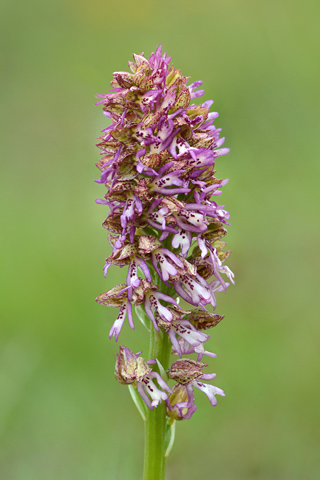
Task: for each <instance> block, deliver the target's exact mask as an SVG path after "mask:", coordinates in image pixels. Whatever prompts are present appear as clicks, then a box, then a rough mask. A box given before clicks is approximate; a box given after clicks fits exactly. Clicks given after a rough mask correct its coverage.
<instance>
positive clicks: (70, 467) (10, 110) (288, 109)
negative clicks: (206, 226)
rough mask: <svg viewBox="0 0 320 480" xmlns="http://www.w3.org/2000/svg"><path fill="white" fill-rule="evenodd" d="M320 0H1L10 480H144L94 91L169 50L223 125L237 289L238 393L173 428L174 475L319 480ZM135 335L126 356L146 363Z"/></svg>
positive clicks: (226, 383) (231, 300)
mask: <svg viewBox="0 0 320 480" xmlns="http://www.w3.org/2000/svg"><path fill="white" fill-rule="evenodd" d="M319 15H320V3H319V1H318V0H314V1H312V0H307V1H304V2H303V1H294V0H291V1H288V0H287V1H282V2H279V1H276V0H270V1H269V2H264V1H261V0H259V1H253V0H240V1H237V2H236V1H230V0H227V1H224V2H216V1H209V0H207V1H203V0H199V1H198V2H192V1H190V0H184V1H181V0H177V1H171V2H170V1H168V0H164V1H162V2H155V1H146V0H136V1H129V0H124V1H122V2H106V1H103V0H78V1H76V0H64V1H62V0H58V1H55V2H48V1H43V0H42V1H40V0H29V1H23V0H12V1H9V0H3V1H2V2H1V4H0V18H1V20H0V21H1V38H2V42H1V49H2V55H1V82H2V83H1V96H2V98H1V130H0V131H1V137H2V141H1V147H0V148H1V189H0V196H1V205H2V208H1V233H0V234H1V249H0V255H1V268H0V276H1V295H0V296H1V338H0V382H1V387H0V403H1V407H0V436H1V453H0V465H1V467H0V478H1V479H3V480H57V479H59V480H106V479H108V480H109V479H110V480H127V479H130V480H139V479H140V478H141V470H142V455H143V426H142V422H141V420H140V417H139V415H138V413H137V412H136V410H135V407H134V406H133V404H132V402H131V400H130V398H129V394H128V392H127V389H126V388H125V387H123V386H122V385H119V384H118V383H117V382H116V381H115V380H114V377H113V368H114V361H115V352H116V351H117V348H118V345H117V344H115V342H114V341H109V340H108V331H109V328H110V326H111V324H112V322H113V320H114V318H115V314H116V310H114V309H108V308H103V307H101V306H98V305H97V304H96V303H95V302H94V299H95V297H96V296H97V295H98V294H99V293H101V292H103V291H106V290H107V289H109V288H111V287H112V286H113V285H115V284H116V283H120V282H121V281H122V280H123V279H124V276H125V272H124V271H122V270H119V271H118V270H117V269H116V268H115V267H113V268H112V269H111V270H110V271H109V272H110V273H109V276H108V277H107V280H104V278H103V273H102V267H103V264H104V259H105V257H106V256H107V255H108V254H109V252H110V248H109V245H108V242H107V234H106V231H105V230H104V229H103V228H102V227H101V223H102V221H103V220H104V218H105V216H106V213H105V210H104V209H105V207H103V206H98V205H96V204H95V203H94V201H95V198H97V197H101V196H102V195H103V187H101V186H100V185H97V184H96V183H94V181H93V180H94V179H95V178H98V171H97V170H96V167H95V166H94V163H95V162H96V161H97V160H98V158H99V151H98V150H97V149H96V147H95V142H96V140H95V139H96V137H97V136H98V135H99V132H100V130H101V129H102V128H104V127H105V126H106V119H105V117H104V116H103V115H102V114H101V109H100V107H95V106H94V103H95V101H96V99H95V95H96V93H106V92H107V91H108V89H109V82H110V80H111V79H112V72H113V71H116V70H127V62H128V60H130V59H131V57H132V53H133V52H135V53H140V52H141V51H144V52H145V54H146V55H147V56H149V55H150V54H151V52H152V51H154V50H155V48H156V47H157V45H158V44H159V43H162V44H163V46H164V49H165V50H167V51H168V53H169V54H170V55H172V56H173V61H174V64H175V66H176V67H178V68H181V70H182V72H183V74H184V75H188V76H191V77H192V81H194V80H198V79H202V80H203V81H204V88H205V90H206V94H205V99H211V98H213V99H214V100H215V107H214V108H215V109H216V110H217V111H219V112H220V117H219V119H218V120H217V125H218V126H219V127H222V128H223V134H224V135H225V136H226V138H227V140H226V144H225V146H228V147H230V148H231V153H230V155H228V156H227V157H222V158H221V159H220V160H218V162H217V168H218V174H219V176H220V178H230V183H229V184H228V185H227V186H226V187H225V188H224V194H223V196H222V197H220V199H221V198H222V200H221V201H222V203H223V204H225V205H226V208H227V209H228V210H229V211H230V212H231V223H232V225H231V227H230V228H229V234H228V237H227V241H228V246H229V248H231V249H232V251H233V254H232V256H231V257H230V261H229V265H230V267H231V268H232V269H233V270H234V271H235V273H236V286H235V287H230V288H229V290H228V292H227V295H223V294H220V297H218V308H217V312H218V313H224V314H225V315H226V318H225V320H224V321H223V322H222V323H221V324H220V325H219V326H218V327H217V328H216V329H215V330H214V331H213V332H212V336H211V339H210V348H209V349H211V350H212V351H215V352H216V353H217V354H218V357H217V359H213V360H212V359H209V363H210V369H208V371H211V372H212V371H215V372H217V379H216V385H217V386H219V387H221V388H223V389H224V390H225V392H226V393H227V396H226V397H225V398H220V397H219V398H218V407H217V408H215V409H212V408H211V406H210V404H209V402H208V400H207V398H206V397H205V395H203V394H201V393H200V392H198V393H199V395H197V399H198V404H199V408H198V411H197V412H196V414H195V415H194V417H193V418H192V420H190V421H185V422H180V423H179V424H178V425H177V438H176V443H175V446H174V449H173V452H172V454H171V456H170V459H169V463H168V475H167V478H168V480H180V479H186V480H189V479H193V478H199V479H200V478H201V479H202V480H210V479H212V478H219V480H227V479H228V480H229V479H232V480H233V479H237V480H242V479H243V480H244V479H246V480H250V479H252V480H253V479H259V480H260V479H261V480H262V479H263V480H265V479H270V478H272V479H275V480H278V479H279V480H280V479H281V480H285V479H288V480H289V479H290V480H295V479H302V478H303V479H308V480H309V479H310V480H311V479H319V478H320V461H319V457H318V455H319V451H320V439H319V396H320V388H319V370H320V368H319V340H320V331H319V330H320V329H319V318H318V310H319V306H318V303H319V302H318V295H319V294H318V289H319V275H318V272H319V267H320V265H319V254H318V251H319V213H318V206H319V186H318V185H319V170H320V167H319V165H320V162H319V153H320V152H319V150H320V147H319V56H318V55H319V43H320V42H319V27H320V25H319V23H320V22H319V18H320V16H319ZM136 324H137V326H136V330H135V331H134V332H133V331H129V330H130V329H129V327H128V325H127V324H126V326H125V328H124V329H123V332H122V333H121V336H120V340H119V343H120V344H124V345H127V346H128V347H130V348H132V350H134V351H138V350H140V349H144V351H146V350H147V345H148V339H147V335H146V332H145V331H144V329H143V327H142V326H141V325H138V322H136Z"/></svg>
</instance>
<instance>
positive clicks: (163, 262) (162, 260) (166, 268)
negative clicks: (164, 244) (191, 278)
mask: <svg viewBox="0 0 320 480" xmlns="http://www.w3.org/2000/svg"><path fill="white" fill-rule="evenodd" d="M152 257H153V258H154V259H155V260H156V261H157V262H158V263H159V265H160V269H161V277H162V280H163V281H164V282H166V281H167V280H169V276H170V275H176V274H177V270H176V269H175V267H174V266H173V265H171V263H170V262H168V260H167V259H166V257H165V256H164V255H163V254H162V253H161V251H159V249H157V250H155V251H153V252H152Z"/></svg>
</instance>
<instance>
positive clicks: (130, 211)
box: [120, 194, 134, 228]
mask: <svg viewBox="0 0 320 480" xmlns="http://www.w3.org/2000/svg"><path fill="white" fill-rule="evenodd" d="M133 216H134V197H133V195H132V194H129V195H128V198H127V200H126V205H125V207H124V209H123V213H122V215H121V217H120V219H121V227H122V228H126V226H127V222H128V220H132V218H133Z"/></svg>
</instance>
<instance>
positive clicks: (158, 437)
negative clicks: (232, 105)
mask: <svg viewBox="0 0 320 480" xmlns="http://www.w3.org/2000/svg"><path fill="white" fill-rule="evenodd" d="M170 61H171V57H168V56H167V54H166V53H164V54H162V48H161V45H160V46H159V47H158V48H157V50H156V52H155V53H153V54H152V55H151V56H150V57H149V59H147V58H145V56H144V54H143V53H141V54H140V55H135V54H134V55H133V62H129V68H130V72H124V71H118V72H115V73H114V74H113V80H112V81H111V90H110V91H109V92H108V93H106V94H102V95H98V97H99V101H98V102H97V104H98V105H101V106H102V110H103V113H104V115H105V116H106V117H107V119H108V120H109V122H110V123H111V124H110V125H109V126H107V127H106V128H105V129H104V130H103V131H102V135H101V136H100V137H99V139H98V144H97V146H98V148H99V149H100V151H101V159H100V161H99V162H98V163H97V164H96V165H97V167H98V169H99V171H100V177H99V178H98V179H97V180H96V182H97V183H98V184H101V185H104V187H105V188H106V190H105V193H104V196H103V198H100V199H98V200H96V203H97V204H99V205H101V206H102V207H103V208H106V209H108V210H107V212H106V218H105V220H104V221H103V227H104V228H105V229H106V230H107V231H108V232H109V235H108V238H109V242H110V245H111V247H112V253H111V255H109V256H108V257H107V258H106V261H105V264H104V266H103V271H104V276H107V275H110V273H109V270H110V267H112V268H114V266H118V267H120V268H123V267H125V269H126V283H122V284H119V285H116V286H114V287H113V288H112V289H111V290H109V291H107V292H105V293H102V294H100V295H99V296H98V297H97V299H96V301H97V302H98V303H99V304H102V305H105V306H112V307H118V308H119V314H118V316H117V318H116V320H115V321H114V323H113V325H112V326H111V329H110V333H109V336H110V338H111V337H114V338H115V340H116V341H117V340H118V338H119V336H120V333H121V330H122V328H124V324H125V318H126V317H128V323H129V326H130V327H131V328H132V329H134V322H133V312H134V311H135V313H136V315H137V317H138V318H139V320H141V322H142V323H143V325H144V326H145V327H146V328H147V330H148V331H149V332H150V336H151V343H150V345H151V347H150V353H149V358H150V360H148V361H146V360H145V359H143V358H142V357H140V354H141V352H139V353H138V354H134V353H133V352H132V351H131V350H129V349H128V348H126V347H124V346H121V347H120V352H119V354H118V355H117V362H116V369H115V376H116V379H117V380H118V381H119V382H120V383H121V384H124V385H127V386H129V390H130V393H131V395H132V397H133V399H134V402H135V404H136V405H137V407H138V409H139V411H140V413H141V415H142V417H143V419H144V420H145V421H146V462H145V473H144V480H151V479H152V480H158V479H159V480H160V479H163V478H164V462H165V448H166V447H165V430H166V429H167V430H168V432H167V438H169V439H170V438H171V440H169V444H170V445H172V443H173V431H174V430H173V425H174V421H175V420H183V419H190V418H191V416H192V415H193V414H194V412H195V411H196V409H197V406H196V404H195V396H194V389H199V390H202V391H203V392H204V393H205V394H206V395H207V396H208V398H209V401H210V403H211V405H213V406H215V405H216V404H217V400H216V395H220V396H224V392H223V390H221V389H220V388H218V387H215V386H213V385H211V384H208V383H205V382H206V381H211V380H212V379H213V378H215V374H205V373H203V372H202V369H203V368H204V367H206V366H207V364H205V363H202V362H201V359H202V357H203V356H204V355H207V356H209V357H212V358H214V357H215V356H216V354H215V353H212V352H210V351H208V350H207V349H206V347H205V344H206V342H207V341H208V339H209V338H210V337H209V335H208V334H207V333H205V331H206V330H208V329H210V328H213V327H215V326H216V325H217V324H218V323H219V322H220V321H221V320H222V318H223V316H222V315H218V314H216V313H209V312H208V311H207V309H206V308H207V306H208V305H211V307H212V308H213V309H215V308H216V303H217V302H216V294H217V293H218V292H225V291H226V289H227V287H228V286H229V284H230V283H234V275H233V273H232V271H231V270H230V268H229V267H228V266H226V265H225V264H224V262H225V260H226V259H227V258H228V256H229V254H230V252H228V251H225V250H224V248H225V246H226V244H225V242H224V241H223V240H222V239H223V237H224V236H225V235H226V232H227V231H226V226H227V225H229V222H228V221H229V217H230V215H229V213H228V212H227V211H226V210H225V208H224V206H223V205H220V203H218V202H217V201H216V200H217V197H218V196H219V195H221V194H222V188H223V187H224V186H225V185H226V183H227V182H228V180H222V179H219V178H216V177H215V164H216V161H217V159H219V158H220V157H221V156H223V155H226V154H228V153H229V149H228V148H225V147H224V148H222V146H223V144H224V140H225V139H224V138H220V133H221V129H220V128H216V126H215V125H214V121H215V119H216V118H217V117H218V113H217V112H209V108H210V107H211V105H212V104H213V101H211V100H207V101H204V102H202V103H194V102H195V101H197V102H198V98H200V97H201V96H202V95H203V94H204V90H201V89H200V90H199V87H200V86H201V85H202V82H201V81H195V82H193V83H191V84H189V85H188V83H189V77H185V76H183V75H182V74H181V72H180V70H179V69H176V68H175V67H174V66H173V65H171V66H170ZM180 300H182V301H184V302H185V305H186V307H184V308H189V306H190V307H191V310H185V309H183V308H182V307H181V306H180V304H179V302H180ZM192 307H196V308H192ZM171 353H173V354H176V355H179V357H180V359H179V360H176V361H175V362H174V363H173V364H172V365H171V367H170V368H169V364H170V354H171ZM193 354H195V355H197V360H193V359H191V358H185V357H184V356H185V355H193ZM150 365H153V367H151V366H150ZM172 380H174V381H175V382H176V383H175V385H174V386H173V388H171V387H170V386H169V382H170V381H172ZM203 381H205V382H203ZM155 382H156V383H155ZM154 429H156V431H155V430H154ZM167 453H168V452H167ZM166 455H167V454H166Z"/></svg>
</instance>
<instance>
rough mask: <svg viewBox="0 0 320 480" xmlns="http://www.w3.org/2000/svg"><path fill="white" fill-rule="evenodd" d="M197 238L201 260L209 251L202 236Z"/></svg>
mask: <svg viewBox="0 0 320 480" xmlns="http://www.w3.org/2000/svg"><path fill="white" fill-rule="evenodd" d="M197 238H198V244H199V248H200V250H201V258H204V257H205V256H206V255H207V253H208V249H207V247H206V241H205V239H204V237H203V236H202V235H198V237H197Z"/></svg>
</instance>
